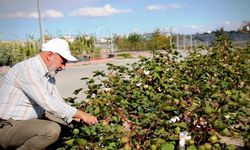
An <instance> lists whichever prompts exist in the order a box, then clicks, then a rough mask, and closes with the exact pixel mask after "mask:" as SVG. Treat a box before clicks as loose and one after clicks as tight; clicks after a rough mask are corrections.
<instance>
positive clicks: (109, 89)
mask: <svg viewBox="0 0 250 150" xmlns="http://www.w3.org/2000/svg"><path fill="white" fill-rule="evenodd" d="M103 90H104V91H105V92H109V91H111V88H103Z"/></svg>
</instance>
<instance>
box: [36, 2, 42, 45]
mask: <svg viewBox="0 0 250 150" xmlns="http://www.w3.org/2000/svg"><path fill="white" fill-rule="evenodd" d="M37 10H38V18H39V29H40V40H41V41H40V42H41V45H42V44H43V43H44V38H43V28H42V15H41V12H40V0H37Z"/></svg>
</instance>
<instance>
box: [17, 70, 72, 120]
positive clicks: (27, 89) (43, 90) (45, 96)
mask: <svg viewBox="0 0 250 150" xmlns="http://www.w3.org/2000/svg"><path fill="white" fill-rule="evenodd" d="M49 84H50V83H49V82H48V78H46V77H45V76H43V77H41V75H40V74H39V73H38V72H36V71H33V70H32V69H28V68H27V71H24V74H23V75H22V76H21V77H20V78H19V82H18V85H19V88H21V89H22V90H23V91H24V93H25V94H26V95H27V96H28V97H29V98H30V99H32V100H34V102H35V103H36V104H38V105H39V106H40V107H42V108H43V109H44V110H46V111H48V112H50V113H52V114H54V115H56V116H57V117H60V118H62V119H64V120H65V121H66V122H68V123H69V122H71V121H72V120H73V116H74V115H75V113H76V111H77V109H76V108H74V107H72V106H70V105H69V104H67V103H66V102H64V101H63V100H62V99H61V97H60V96H55V95H52V93H51V90H49V88H48V86H49ZM50 86H51V85H50Z"/></svg>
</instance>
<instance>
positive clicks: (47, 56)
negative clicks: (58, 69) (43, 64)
mask: <svg viewBox="0 0 250 150" xmlns="http://www.w3.org/2000/svg"><path fill="white" fill-rule="evenodd" d="M52 57H53V53H52V52H50V51H49V52H48V53H47V55H46V59H47V61H50V60H52V59H53V58H52Z"/></svg>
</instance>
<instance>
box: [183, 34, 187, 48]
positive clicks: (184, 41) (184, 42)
mask: <svg viewBox="0 0 250 150" xmlns="http://www.w3.org/2000/svg"><path fill="white" fill-rule="evenodd" d="M183 44H184V51H185V50H186V40H185V34H183Z"/></svg>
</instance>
